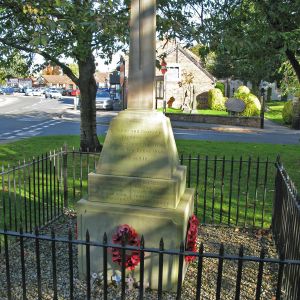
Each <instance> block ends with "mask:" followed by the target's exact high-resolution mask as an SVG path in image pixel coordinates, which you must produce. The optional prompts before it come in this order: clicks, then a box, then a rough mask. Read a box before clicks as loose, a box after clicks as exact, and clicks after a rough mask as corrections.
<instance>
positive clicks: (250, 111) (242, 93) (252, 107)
mask: <svg viewBox="0 0 300 300" xmlns="http://www.w3.org/2000/svg"><path fill="white" fill-rule="evenodd" d="M234 97H236V98H238V99H240V100H242V101H243V102H244V103H245V104H246V108H245V109H244V111H243V112H242V113H241V115H242V116H245V117H253V116H259V114H260V110H261V105H260V101H259V100H258V98H257V97H256V96H255V95H253V94H251V93H250V90H249V88H248V87H246V86H244V85H242V86H240V87H239V88H238V89H237V90H236V91H235V93H234Z"/></svg>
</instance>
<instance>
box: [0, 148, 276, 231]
mask: <svg viewBox="0 0 300 300" xmlns="http://www.w3.org/2000/svg"><path fill="white" fill-rule="evenodd" d="M98 158H99V153H94V152H82V151H75V150H74V149H73V150H71V151H67V150H63V149H61V150H59V151H54V152H52V153H46V154H45V155H42V156H40V157H37V158H34V159H32V160H31V161H28V162H23V163H18V165H17V166H13V167H10V166H6V167H4V166H2V171H1V172H0V195H1V204H0V228H3V225H4V223H5V224H6V225H7V228H8V229H9V230H12V229H14V230H17V228H19V226H20V224H22V225H23V228H24V231H26V232H32V230H33V228H34V227H36V226H38V227H41V226H43V225H45V224H47V223H48V222H49V221H51V220H53V219H54V218H55V217H58V216H59V215H60V214H61V213H62V211H63V208H64V207H69V208H72V207H73V206H74V203H76V202H77V201H78V200H79V199H80V198H82V197H84V196H85V195H86V194H87V178H88V173H90V172H91V171H94V170H95V168H96V163H97V161H98ZM180 160H181V163H182V164H184V165H186V166H187V186H188V187H193V188H195V214H196V215H197V217H198V218H199V220H200V221H201V223H203V224H205V223H208V224H226V225H232V226H237V227H261V228H268V227H269V226H270V224H271V215H272V205H273V193H274V179H273V178H274V176H275V168H274V165H273V163H270V162H269V161H268V160H261V159H260V158H256V159H253V158H251V157H249V158H247V159H244V158H242V157H240V158H239V159H237V160H236V159H234V158H233V157H232V158H230V159H226V158H225V157H222V158H217V157H214V158H209V157H208V156H205V157H200V156H197V157H191V156H181V157H180Z"/></svg>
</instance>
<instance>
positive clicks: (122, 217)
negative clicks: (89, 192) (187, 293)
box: [78, 189, 194, 290]
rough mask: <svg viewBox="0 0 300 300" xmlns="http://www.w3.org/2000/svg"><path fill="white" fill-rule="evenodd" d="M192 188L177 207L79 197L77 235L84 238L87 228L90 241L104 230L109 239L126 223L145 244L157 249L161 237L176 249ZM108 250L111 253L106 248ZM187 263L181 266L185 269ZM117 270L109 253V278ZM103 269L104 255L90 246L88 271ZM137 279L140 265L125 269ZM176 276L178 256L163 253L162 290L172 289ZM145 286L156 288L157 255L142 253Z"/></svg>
mask: <svg viewBox="0 0 300 300" xmlns="http://www.w3.org/2000/svg"><path fill="white" fill-rule="evenodd" d="M193 195H194V190H193V189H186V191H185V193H184V195H183V197H182V199H181V201H180V203H179V204H178V206H177V208H176V209H168V208H150V207H141V206H132V205H121V204H109V203H100V202H90V201H86V200H83V199H82V200H80V202H79V203H78V215H79V216H80V217H79V218H78V229H79V230H78V238H79V239H83V240H84V239H85V234H86V230H87V229H88V230H89V233H90V238H91V240H92V241H99V242H102V239H103V235H104V233H105V232H106V233H107V236H108V242H109V243H111V239H112V235H113V234H114V233H115V231H116V228H117V227H118V226H119V225H121V224H129V225H130V226H131V227H133V228H134V229H135V230H136V231H137V233H138V234H139V237H140V238H141V236H142V235H143V236H144V238H145V247H147V248H159V241H160V239H161V238H163V240H164V248H165V249H173V250H175V249H176V250H178V249H179V247H180V243H181V242H182V241H183V242H184V241H185V236H186V229H187V225H188V219H189V217H190V216H191V214H192V213H193V210H194V201H193ZM108 253H110V252H109V251H108ZM79 257H80V258H81V259H80V260H79V273H80V274H81V276H82V277H83V276H84V274H86V259H85V247H80V248H79ZM185 269H186V266H184V270H183V271H184V272H185ZM117 270H120V266H119V265H118V264H117V263H113V262H112V260H111V255H110V254H108V278H109V280H110V278H111V276H112V275H113V274H114V272H115V271H117ZM102 271H103V254H102V251H99V248H98V247H97V248H96V247H95V248H93V247H91V273H99V272H102ZM128 273H130V274H132V275H133V277H134V278H135V279H136V280H137V281H139V265H138V266H137V267H136V268H135V270H134V271H133V272H131V271H128ZM177 278H178V256H165V259H164V269H163V290H175V289H176V286H177ZM144 283H145V285H148V284H149V287H150V288H153V289H157V287H158V254H151V253H145V277H144Z"/></svg>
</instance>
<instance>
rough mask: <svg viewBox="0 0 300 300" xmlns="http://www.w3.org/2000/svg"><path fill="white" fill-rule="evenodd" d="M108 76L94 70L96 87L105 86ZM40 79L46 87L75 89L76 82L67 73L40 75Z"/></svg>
mask: <svg viewBox="0 0 300 300" xmlns="http://www.w3.org/2000/svg"><path fill="white" fill-rule="evenodd" d="M108 77H109V74H108V73H102V72H96V73H95V79H96V83H97V85H98V87H107V86H108ZM41 80H42V82H43V84H44V85H46V86H48V87H57V88H58V87H59V88H64V89H71V90H75V89H76V84H75V83H74V82H73V81H72V80H71V79H70V78H69V77H68V76H67V75H41Z"/></svg>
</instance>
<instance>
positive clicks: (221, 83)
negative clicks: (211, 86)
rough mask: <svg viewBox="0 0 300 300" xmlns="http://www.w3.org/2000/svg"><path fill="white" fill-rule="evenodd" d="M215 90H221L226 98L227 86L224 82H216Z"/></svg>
mask: <svg viewBox="0 0 300 300" xmlns="http://www.w3.org/2000/svg"><path fill="white" fill-rule="evenodd" d="M215 88H216V89H219V90H221V92H222V94H223V96H225V84H224V83H223V82H216V85H215Z"/></svg>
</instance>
